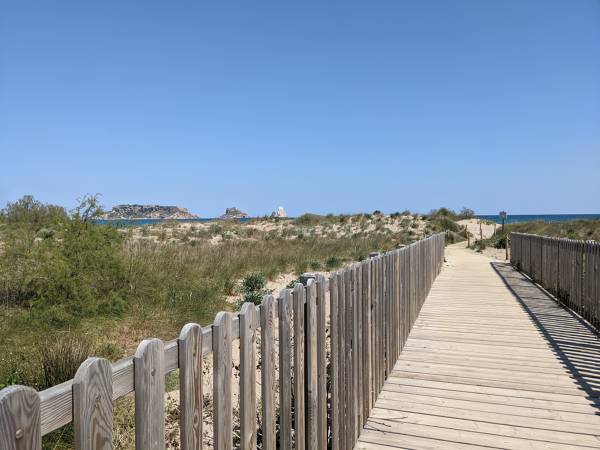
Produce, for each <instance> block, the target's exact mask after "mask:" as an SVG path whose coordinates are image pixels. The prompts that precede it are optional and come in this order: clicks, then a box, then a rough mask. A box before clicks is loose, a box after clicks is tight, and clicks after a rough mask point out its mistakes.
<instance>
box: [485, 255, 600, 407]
mask: <svg viewBox="0 0 600 450" xmlns="http://www.w3.org/2000/svg"><path fill="white" fill-rule="evenodd" d="M491 265H492V267H493V268H494V269H495V270H496V272H497V273H498V274H499V275H500V277H501V278H502V280H503V281H504V283H505V284H506V286H507V287H508V288H509V289H510V290H511V291H512V293H513V294H514V295H515V297H516V298H517V300H518V301H519V302H520V304H521V306H522V307H523V309H524V310H525V311H526V312H527V313H528V314H529V317H531V319H532V321H533V323H534V324H535V326H536V327H537V328H538V330H539V331H540V332H541V333H542V335H543V336H544V338H545V339H546V341H547V342H548V344H549V345H550V346H551V348H552V350H553V351H554V353H555V354H556V356H557V357H558V358H559V359H560V361H561V363H562V364H563V366H564V367H565V369H566V370H568V372H569V373H570V375H571V377H572V378H573V381H574V382H575V383H577V384H578V385H579V387H580V388H581V389H583V390H584V391H585V392H586V394H587V398H588V399H589V400H590V404H592V405H593V406H595V407H596V408H597V410H598V412H597V413H596V414H598V415H600V339H599V337H598V334H597V333H596V332H595V330H594V329H593V328H592V327H591V326H590V325H589V324H588V323H587V322H585V321H584V320H583V319H581V318H580V317H579V316H578V315H577V314H575V313H573V312H572V311H571V310H569V309H567V308H565V307H563V306H561V305H560V304H558V303H557V302H556V301H555V300H554V299H553V298H552V297H551V296H550V295H548V294H547V293H546V292H544V290H542V289H540V288H539V287H538V286H536V285H535V284H533V283H532V282H531V281H530V280H529V279H528V278H527V277H525V276H524V275H523V274H522V273H520V272H517V271H516V270H515V269H514V268H513V267H512V266H511V265H510V264H509V263H507V262H506V263H503V262H493V263H491Z"/></svg>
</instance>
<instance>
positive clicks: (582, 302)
mask: <svg viewBox="0 0 600 450" xmlns="http://www.w3.org/2000/svg"><path fill="white" fill-rule="evenodd" d="M510 254H511V263H512V264H513V265H514V266H515V267H516V268H517V269H518V270H520V271H522V272H524V273H526V274H527V275H529V277H531V279H532V280H533V281H535V282H536V283H539V284H540V285H541V286H543V287H544V288H545V289H547V290H548V291H549V292H551V293H552V294H554V295H555V296H556V298H557V299H558V300H559V301H561V302H562V303H564V304H565V305H566V306H568V307H569V308H571V309H572V310H573V311H575V312H576V313H578V314H579V315H580V316H581V317H583V318H584V319H585V320H587V321H588V322H589V323H590V324H591V325H592V326H593V327H595V328H596V330H600V243H598V242H594V241H578V240H573V239H563V238H554V237H546V236H538V235H533V234H523V233H511V235H510Z"/></svg>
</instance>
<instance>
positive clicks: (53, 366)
mask: <svg viewBox="0 0 600 450" xmlns="http://www.w3.org/2000/svg"><path fill="white" fill-rule="evenodd" d="M90 350H91V345H90V342H89V340H87V339H85V338H82V337H78V336H75V335H70V334H69V335H67V336H65V337H60V338H58V339H56V340H48V341H46V342H45V343H43V344H42V345H41V347H40V353H41V362H42V385H41V386H40V388H41V389H46V388H48V387H51V386H55V385H57V384H60V383H62V382H63V381H67V380H70V379H71V378H73V377H74V376H75V372H77V369H78V368H79V366H80V365H81V363H82V362H84V361H85V360H86V358H87V357H88V356H89V354H90V353H91V351H90Z"/></svg>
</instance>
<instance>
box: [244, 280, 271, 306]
mask: <svg viewBox="0 0 600 450" xmlns="http://www.w3.org/2000/svg"><path fill="white" fill-rule="evenodd" d="M266 286H267V279H266V278H265V276H264V275H263V274H262V273H257V272H255V273H251V274H249V275H247V276H246V277H245V278H244V279H243V280H242V285H241V292H242V295H243V301H244V302H251V303H254V304H255V305H260V304H261V303H262V299H263V297H264V296H265V295H267V294H269V291H267V289H266Z"/></svg>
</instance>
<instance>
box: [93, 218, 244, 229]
mask: <svg viewBox="0 0 600 450" xmlns="http://www.w3.org/2000/svg"><path fill="white" fill-rule="evenodd" d="M216 220H221V219H219V218H218V217H204V218H202V219H114V220H103V219H98V220H96V223H98V224H100V225H113V226H115V227H142V226H144V225H155V224H157V223H164V222H177V223H188V222H189V223H206V222H214V221H216ZM249 220H252V217H245V218H243V219H235V221H236V222H248V221H249Z"/></svg>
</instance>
